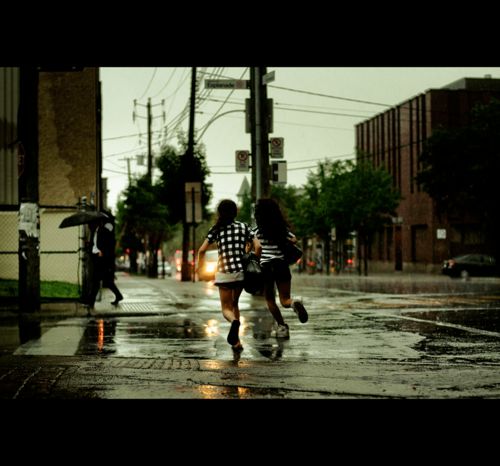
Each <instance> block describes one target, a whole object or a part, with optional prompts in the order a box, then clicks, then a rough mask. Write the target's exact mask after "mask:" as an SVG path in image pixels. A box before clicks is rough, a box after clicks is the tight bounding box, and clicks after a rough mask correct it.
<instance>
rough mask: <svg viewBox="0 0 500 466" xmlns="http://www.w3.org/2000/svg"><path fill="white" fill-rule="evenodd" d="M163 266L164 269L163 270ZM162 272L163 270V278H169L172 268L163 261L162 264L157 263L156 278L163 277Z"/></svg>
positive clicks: (168, 263)
mask: <svg viewBox="0 0 500 466" xmlns="http://www.w3.org/2000/svg"><path fill="white" fill-rule="evenodd" d="M164 266H165V269H164V268H163V267H164ZM163 270H165V277H171V276H172V273H173V268H172V265H171V264H170V262H167V261H165V262H164V263H163V264H162V263H161V262H158V276H159V277H163Z"/></svg>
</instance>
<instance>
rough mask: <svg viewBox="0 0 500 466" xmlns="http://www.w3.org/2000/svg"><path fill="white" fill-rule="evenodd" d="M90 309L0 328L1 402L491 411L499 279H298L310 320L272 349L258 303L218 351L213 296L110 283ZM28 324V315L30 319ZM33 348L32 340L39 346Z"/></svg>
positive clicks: (164, 284)
mask: <svg viewBox="0 0 500 466" xmlns="http://www.w3.org/2000/svg"><path fill="white" fill-rule="evenodd" d="M118 286H119V288H120V290H121V291H122V293H123V294H124V296H125V300H124V301H123V302H122V303H121V304H120V306H118V307H117V308H115V307H113V306H111V304H110V301H112V299H113V296H112V294H110V293H109V291H108V290H103V293H102V299H101V301H100V302H98V303H97V305H96V310H95V312H94V313H93V314H92V315H91V316H87V313H86V310H85V309H83V308H81V307H79V306H76V305H74V304H71V305H66V306H65V307H64V306H58V307H54V308H50V305H47V306H45V308H44V309H43V310H42V313H41V317H40V318H38V316H33V317H32V318H27V319H23V325H22V326H20V325H19V324H18V319H17V316H16V315H15V314H13V313H9V312H7V311H4V312H3V313H2V316H1V317H2V318H1V319H0V336H1V340H0V341H1V343H0V398H16V399H17V398H188V399H189V398H305V399H310V398H462V397H465V398H470V397H479V398H498V397H500V375H499V371H498V369H499V367H500V351H499V350H500V280H498V279H471V280H469V281H468V282H463V281H461V280H451V279H449V278H448V277H440V276H424V275H419V276H408V275H400V276H389V275H383V276H372V277H348V276H342V277H339V276H334V277H321V276H294V279H293V292H294V294H295V295H300V296H301V297H302V299H303V301H304V305H305V306H306V308H307V309H308V311H309V316H310V318H309V321H308V322H307V323H306V324H301V323H300V322H299V321H298V319H297V317H296V316H295V314H294V313H293V311H290V310H285V311H283V312H284V317H285V320H286V321H287V323H288V324H289V326H290V334H291V336H290V339H289V340H284V339H281V338H276V336H275V329H274V326H273V321H272V318H271V316H270V314H269V312H268V311H267V309H266V306H265V302H264V300H263V298H262V297H260V296H252V295H249V294H247V293H245V292H244V293H243V294H242V297H241V300H240V309H241V313H242V316H243V317H242V326H241V330H240V336H241V340H242V343H243V345H244V348H245V349H244V351H243V352H242V353H241V354H236V353H233V351H232V350H231V348H230V346H229V345H228V344H227V342H226V336H227V333H228V331H229V324H228V323H227V322H226V321H225V320H224V319H223V318H222V315H221V312H220V307H219V306H220V305H219V297H218V290H217V288H215V287H213V285H212V284H210V283H205V282H197V283H191V282H180V281H178V280H176V278H175V277H171V278H169V277H167V278H165V279H158V280H154V279H148V278H145V277H132V276H129V275H126V274H120V275H119V276H118ZM29 317H30V316H29ZM33 336H34V338H33Z"/></svg>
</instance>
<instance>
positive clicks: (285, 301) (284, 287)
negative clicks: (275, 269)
mask: <svg viewBox="0 0 500 466" xmlns="http://www.w3.org/2000/svg"><path fill="white" fill-rule="evenodd" d="M276 285H277V287H278V293H279V295H280V303H281V305H282V306H283V307H286V308H290V307H292V298H291V297H290V291H291V282H289V281H286V282H279V283H277V284H276Z"/></svg>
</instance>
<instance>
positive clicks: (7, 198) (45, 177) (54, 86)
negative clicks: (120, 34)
mask: <svg viewBox="0 0 500 466" xmlns="http://www.w3.org/2000/svg"><path fill="white" fill-rule="evenodd" d="M38 76H39V82H38V192H39V202H38V204H39V208H40V279H41V280H60V281H67V282H73V283H77V282H78V281H79V280H80V277H81V271H80V267H81V258H80V257H79V247H80V244H81V241H80V238H79V235H80V233H81V232H79V229H78V228H67V229H59V228H58V227H59V224H60V223H61V220H62V219H63V218H64V217H67V216H69V215H71V214H72V213H74V212H75V211H76V209H77V207H78V204H79V202H80V201H81V199H82V197H86V198H87V201H88V202H89V203H90V202H93V203H94V204H95V205H96V207H97V208H103V207H105V195H104V196H103V189H102V185H101V169H102V161H101V95H100V92H101V91H100V81H99V69H98V68H83V69H78V70H76V71H64V72H63V71H44V70H43V69H42V70H41V71H40V72H39V75H38ZM19 77H20V71H19V69H18V68H0V102H2V103H3V105H2V106H0V156H1V157H0V279H2V278H3V279H17V278H18V273H19V272H18V260H19V259H18V238H19V235H18V212H19V198H18V197H19V196H18V163H17V162H18V160H17V144H16V141H17V116H18V115H17V112H18V106H19Z"/></svg>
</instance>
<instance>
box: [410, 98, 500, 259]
mask: <svg viewBox="0 0 500 466" xmlns="http://www.w3.org/2000/svg"><path fill="white" fill-rule="evenodd" d="M419 160H420V163H421V167H422V168H421V171H420V172H419V174H418V175H417V177H416V179H417V181H418V182H419V183H420V184H421V185H422V188H423V190H424V191H425V192H427V193H428V194H429V195H430V196H431V198H432V199H433V200H434V201H435V202H436V207H437V209H438V213H439V214H444V215H446V216H448V218H455V219H460V218H464V217H465V216H467V215H469V216H472V217H473V218H475V219H476V220H477V222H478V224H481V225H482V228H483V231H484V234H485V239H486V244H487V248H488V249H490V250H491V252H493V253H494V254H495V255H496V256H497V257H498V256H499V253H500V251H499V246H498V241H497V239H496V237H497V236H498V235H497V223H498V221H497V219H498V218H500V217H499V215H500V204H499V203H498V197H499V196H498V192H499V183H498V175H499V173H500V101H499V100H497V99H492V100H491V101H490V102H489V103H488V104H477V105H475V106H474V107H473V109H472V111H471V115H470V120H469V122H468V123H467V124H466V125H464V126H462V127H458V128H444V127H440V128H437V129H435V130H433V133H432V135H431V136H430V137H429V139H428V140H427V141H426V143H425V145H424V149H423V151H422V153H421V154H420V159H419Z"/></svg>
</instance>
